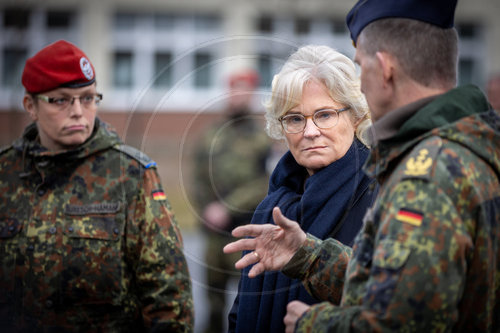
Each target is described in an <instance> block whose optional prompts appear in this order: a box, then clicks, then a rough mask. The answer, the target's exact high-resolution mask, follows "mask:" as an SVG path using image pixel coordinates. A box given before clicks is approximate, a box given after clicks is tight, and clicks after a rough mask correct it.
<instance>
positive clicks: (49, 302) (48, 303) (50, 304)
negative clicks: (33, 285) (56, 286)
mask: <svg viewBox="0 0 500 333" xmlns="http://www.w3.org/2000/svg"><path fill="white" fill-rule="evenodd" d="M45 306H46V307H48V308H51V307H52V306H54V302H52V300H50V299H48V300H46V301H45Z"/></svg>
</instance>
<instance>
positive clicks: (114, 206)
mask: <svg viewBox="0 0 500 333" xmlns="http://www.w3.org/2000/svg"><path fill="white" fill-rule="evenodd" d="M119 210H120V203H119V202H112V203H98V204H90V205H66V208H65V209H64V213H65V214H66V215H89V214H113V213H116V212H118V211H119Z"/></svg>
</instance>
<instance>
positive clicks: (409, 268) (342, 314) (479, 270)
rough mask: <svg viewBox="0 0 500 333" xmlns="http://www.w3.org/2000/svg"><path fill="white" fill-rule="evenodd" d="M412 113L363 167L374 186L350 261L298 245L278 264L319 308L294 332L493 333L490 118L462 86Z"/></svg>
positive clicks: (496, 124)
mask: <svg viewBox="0 0 500 333" xmlns="http://www.w3.org/2000/svg"><path fill="white" fill-rule="evenodd" d="M427 102H428V101H427ZM413 107H414V108H415V109H414V110H413V113H412V115H411V116H410V117H409V118H408V117H406V119H405V120H404V121H403V122H402V124H397V122H394V123H393V128H396V129H397V130H396V131H394V133H392V134H391V135H389V136H388V137H387V138H384V140H382V141H379V142H378V144H377V145H376V146H375V147H374V149H373V151H372V155H371V157H370V159H369V161H368V162H367V165H366V166H365V167H366V170H367V172H368V173H369V174H371V175H373V176H376V177H377V179H378V180H379V182H380V183H381V189H380V192H379V195H378V197H377V201H376V202H375V204H374V206H373V207H372V209H371V210H370V211H369V212H368V213H367V214H366V215H365V218H364V225H363V228H362V230H361V232H360V233H359V234H358V236H357V238H356V240H355V244H354V246H353V248H352V252H351V249H349V248H347V247H345V246H343V245H342V244H340V243H338V242H336V241H335V240H328V241H324V242H321V241H319V240H317V239H314V238H313V237H308V239H307V241H306V243H305V245H304V246H303V247H302V248H301V249H300V250H299V252H298V253H297V254H296V255H295V257H294V258H292V261H291V262H290V263H289V264H288V266H287V267H285V269H284V271H285V273H286V274H288V275H291V276H298V277H300V278H302V279H303V281H304V284H305V286H306V288H308V290H309V291H310V292H311V293H312V294H313V295H315V296H316V297H319V298H321V299H323V300H328V301H329V302H323V303H320V304H318V305H315V306H313V307H312V308H311V310H310V311H308V312H306V313H305V314H304V316H302V317H301V318H300V319H299V321H298V324H297V327H296V330H297V331H298V332H327V331H328V332H337V331H339V332H370V331H375V332H384V331H385V332H392V331H403V332H446V331H454V332H478V331H479V332H499V330H500V317H499V314H500V185H499V177H500V118H498V116H497V115H495V113H494V112H493V111H492V110H491V111H489V112H485V110H487V109H488V103H487V101H486V100H485V98H484V96H483V94H482V93H481V92H480V91H479V89H477V88H475V87H471V86H468V87H463V88H457V89H454V90H452V91H450V92H448V93H446V94H444V95H441V96H439V97H437V98H435V99H434V100H432V101H430V102H428V103H427V104H426V105H425V106H421V107H416V105H413ZM406 111H408V110H406ZM394 112H398V111H394ZM400 112H401V111H400ZM376 125H377V124H375V126H376ZM375 132H376V133H377V134H378V133H379V132H377V128H376V129H375ZM339 301H340V306H335V305H333V304H332V303H334V304H338V302H339Z"/></svg>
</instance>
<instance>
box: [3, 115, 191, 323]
mask: <svg viewBox="0 0 500 333" xmlns="http://www.w3.org/2000/svg"><path fill="white" fill-rule="evenodd" d="M37 134H38V133H37V129H36V126H35V125H34V124H32V125H30V126H29V127H28V128H27V129H26V131H25V133H24V135H23V137H22V138H21V139H19V140H17V141H16V142H14V144H13V145H12V146H11V147H9V148H6V149H5V150H3V151H2V153H1V154H0V290H1V292H0V327H1V330H2V331H3V332H5V331H6V332H11V331H13V332H52V331H57V332H59V331H74V332H140V331H146V330H148V329H151V330H155V331H168V332H174V331H175V332H177V331H179V332H185V331H191V330H192V327H193V313H192V312H193V304H192V295H191V282H190V278H189V273H188V268H187V265H186V261H185V258H184V254H183V252H182V239H181V235H180V232H179V229H178V226H177V223H176V221H175V220H174V217H173V214H172V210H171V208H170V207H169V203H168V202H167V200H166V198H165V193H164V192H163V190H162V186H161V184H160V180H159V177H158V174H157V172H156V168H155V163H154V162H153V161H152V160H150V159H149V158H147V156H145V155H143V154H141V153H140V152H139V151H137V150H135V149H133V148H131V147H129V146H125V145H123V144H122V143H121V141H120V139H119V138H118V136H117V135H116V133H114V132H113V131H112V130H111V129H110V128H109V127H108V126H107V125H106V124H105V123H103V122H101V121H99V120H98V119H96V127H95V129H94V133H93V135H92V136H91V138H90V139H89V140H87V141H86V142H85V143H84V144H83V145H81V146H80V147H79V148H77V149H75V150H70V151H63V152H50V151H47V150H46V149H44V148H43V147H41V146H40V145H39V144H38V142H37V139H36V138H37Z"/></svg>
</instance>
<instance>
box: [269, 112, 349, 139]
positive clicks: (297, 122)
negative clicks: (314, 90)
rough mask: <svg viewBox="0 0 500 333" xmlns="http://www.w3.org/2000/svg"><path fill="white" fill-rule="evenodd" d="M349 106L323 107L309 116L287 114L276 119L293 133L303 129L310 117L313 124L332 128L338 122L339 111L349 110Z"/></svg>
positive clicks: (289, 132) (286, 130) (322, 127)
mask: <svg viewBox="0 0 500 333" xmlns="http://www.w3.org/2000/svg"><path fill="white" fill-rule="evenodd" d="M350 108H351V107H350V106H347V107H345V108H342V109H323V110H320V111H316V112H314V114H313V115H311V116H304V115H303V114H300V113H296V114H287V115H284V116H282V117H280V118H279V119H278V120H279V121H280V122H281V126H282V127H283V129H284V130H285V132H286V133H288V134H295V133H300V132H302V131H304V129H305V128H306V123H307V119H308V118H312V121H313V123H314V125H316V126H317V127H318V128H321V129H327V128H332V127H334V126H335V125H337V123H338V122H339V113H340V112H343V111H347V110H349V109H350Z"/></svg>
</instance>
